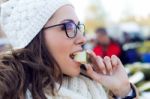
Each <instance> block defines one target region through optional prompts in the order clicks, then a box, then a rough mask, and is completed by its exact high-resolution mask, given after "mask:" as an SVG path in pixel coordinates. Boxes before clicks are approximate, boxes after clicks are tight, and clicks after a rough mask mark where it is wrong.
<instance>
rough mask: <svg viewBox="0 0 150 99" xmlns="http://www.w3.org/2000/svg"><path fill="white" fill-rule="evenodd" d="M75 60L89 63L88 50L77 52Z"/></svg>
mask: <svg viewBox="0 0 150 99" xmlns="http://www.w3.org/2000/svg"><path fill="white" fill-rule="evenodd" d="M74 60H75V61H77V62H80V63H81V64H86V63H88V55H87V53H86V51H82V52H78V53H76V55H75V57H74Z"/></svg>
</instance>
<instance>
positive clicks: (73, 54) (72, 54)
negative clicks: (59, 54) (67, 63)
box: [69, 50, 83, 60]
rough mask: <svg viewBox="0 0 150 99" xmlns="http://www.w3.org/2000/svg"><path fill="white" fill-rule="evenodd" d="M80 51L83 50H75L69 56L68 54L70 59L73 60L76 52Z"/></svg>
mask: <svg viewBox="0 0 150 99" xmlns="http://www.w3.org/2000/svg"><path fill="white" fill-rule="evenodd" d="M82 51H83V50H78V51H75V52H73V53H71V54H70V55H69V56H70V58H71V59H73V60H74V58H75V56H76V55H77V54H78V53H80V52H82Z"/></svg>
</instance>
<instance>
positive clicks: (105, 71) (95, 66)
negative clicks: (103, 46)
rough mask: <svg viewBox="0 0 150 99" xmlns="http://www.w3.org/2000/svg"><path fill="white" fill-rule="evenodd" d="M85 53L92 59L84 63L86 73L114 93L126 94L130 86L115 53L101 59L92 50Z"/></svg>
mask: <svg viewBox="0 0 150 99" xmlns="http://www.w3.org/2000/svg"><path fill="white" fill-rule="evenodd" d="M87 53H88V54H89V56H90V59H91V61H92V63H91V64H87V65H86V68H87V75H88V76H90V77H91V78H92V79H94V80H96V81H98V82H100V83H101V84H102V85H103V86H105V87H106V88H108V89H109V90H111V91H112V92H113V94H114V95H116V96H120V97H124V96H126V95H127V94H128V93H129V91H130V90H131V86H130V82H129V80H128V76H127V73H126V71H125V68H124V66H123V65H122V63H121V61H120V59H119V58H118V57H117V56H115V55H112V56H111V57H108V56H106V57H104V59H102V58H101V57H100V56H96V55H95V53H94V52H93V51H90V52H89V51H88V52H87Z"/></svg>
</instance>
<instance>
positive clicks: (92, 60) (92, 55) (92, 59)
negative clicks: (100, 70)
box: [87, 50, 97, 66]
mask: <svg viewBox="0 0 150 99" xmlns="http://www.w3.org/2000/svg"><path fill="white" fill-rule="evenodd" d="M87 53H88V55H89V58H90V60H91V63H92V64H93V65H94V66H95V65H97V64H96V58H97V57H96V54H95V53H94V52H93V51H91V50H87Z"/></svg>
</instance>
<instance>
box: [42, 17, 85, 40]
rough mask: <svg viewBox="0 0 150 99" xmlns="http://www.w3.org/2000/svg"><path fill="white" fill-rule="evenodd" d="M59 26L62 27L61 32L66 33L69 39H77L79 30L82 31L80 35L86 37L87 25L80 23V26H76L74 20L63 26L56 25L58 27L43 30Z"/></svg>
mask: <svg viewBox="0 0 150 99" xmlns="http://www.w3.org/2000/svg"><path fill="white" fill-rule="evenodd" d="M57 26H62V27H61V30H63V31H65V33H66V36H67V37H68V38H75V37H76V35H77V33H78V30H79V31H80V33H82V35H83V36H84V35H85V25H84V24H80V22H78V24H75V23H74V22H73V21H72V20H70V21H68V22H65V23H62V24H56V25H52V26H48V27H44V28H43V30H45V29H49V28H53V27H57Z"/></svg>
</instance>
